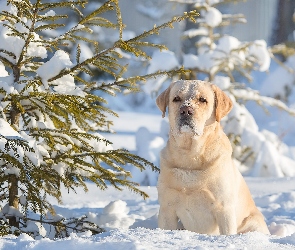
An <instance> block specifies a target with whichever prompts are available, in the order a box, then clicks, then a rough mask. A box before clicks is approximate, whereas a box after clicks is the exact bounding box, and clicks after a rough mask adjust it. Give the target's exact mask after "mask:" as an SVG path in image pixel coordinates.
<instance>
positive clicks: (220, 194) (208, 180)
mask: <svg viewBox="0 0 295 250" xmlns="http://www.w3.org/2000/svg"><path fill="white" fill-rule="evenodd" d="M157 105H158V107H159V108H160V110H161V111H162V112H163V117H164V116H165V111H166V107H168V109H169V123H170V132H169V140H168V142H167V145H166V147H165V148H164V149H163V150H162V152H161V163H160V167H161V172H160V175H159V180H158V192H159V203H160V211H159V220H158V224H159V227H160V228H162V229H169V230H174V229H177V226H178V220H180V221H181V223H182V225H183V227H184V228H185V229H187V230H190V231H194V232H197V233H202V234H225V235H229V234H237V233H246V232H249V231H259V232H262V233H265V234H269V231H268V228H267V226H266V223H265V221H264V218H263V215H262V214H261V213H260V211H259V210H258V209H257V207H256V206H255V203H254V201H253V199H252V197H251V194H250V191H249V189H248V187H247V185H246V182H245V181H244V179H243V177H242V175H241V174H240V172H239V171H238V169H237V168H236V167H235V166H234V164H233V161H232V158H231V155H232V148H231V144H230V142H229V140H228V138H227V136H226V135H225V134H224V132H223V130H222V127H221V125H220V119H221V118H222V117H224V116H226V115H227V114H228V113H229V111H230V110H231V108H232V102H231V100H230V99H229V97H228V96H227V95H226V94H225V93H224V92H223V91H221V90H220V89H219V88H218V87H217V86H215V85H213V84H210V83H209V82H205V81H199V80H191V81H177V82H174V83H172V84H171V85H170V87H169V88H168V89H166V90H165V91H164V92H163V93H161V94H160V95H159V97H158V98H157Z"/></svg>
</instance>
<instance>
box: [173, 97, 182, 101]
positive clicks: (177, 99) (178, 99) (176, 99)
mask: <svg viewBox="0 0 295 250" xmlns="http://www.w3.org/2000/svg"><path fill="white" fill-rule="evenodd" d="M180 101H181V99H180V97H179V96H175V97H174V99H173V102H180Z"/></svg>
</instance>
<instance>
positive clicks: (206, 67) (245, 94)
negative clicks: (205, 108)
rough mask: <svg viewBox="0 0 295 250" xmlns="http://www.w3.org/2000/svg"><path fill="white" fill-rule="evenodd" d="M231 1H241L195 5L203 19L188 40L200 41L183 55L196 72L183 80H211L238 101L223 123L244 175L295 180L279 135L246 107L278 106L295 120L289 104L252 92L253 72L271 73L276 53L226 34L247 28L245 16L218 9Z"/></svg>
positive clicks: (187, 35)
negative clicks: (262, 127)
mask: <svg viewBox="0 0 295 250" xmlns="http://www.w3.org/2000/svg"><path fill="white" fill-rule="evenodd" d="M176 1H177V2H183V3H187V1H182V0H176ZM230 2H232V3H234V2H237V1H233V0H218V1H209V0H208V1H207V0H204V1H194V0H193V1H190V3H191V4H192V6H193V8H194V9H196V10H197V11H198V12H200V13H201V17H200V18H198V19H197V22H196V23H195V24H192V25H191V28H190V29H189V30H186V31H185V32H184V37H185V38H187V39H191V38H194V39H195V41H196V42H195V46H196V50H195V51H196V52H193V53H192V52H191V53H188V54H184V55H183V64H184V67H185V68H189V69H191V72H194V74H190V75H187V76H184V77H187V78H189V79H191V78H196V79H205V80H209V81H211V82H213V83H215V84H217V85H218V86H219V87H221V89H223V90H224V91H226V92H227V93H228V94H229V95H230V97H231V98H232V100H233V101H234V108H233V110H232V112H231V113H230V114H229V115H228V119H227V120H224V127H225V131H226V132H227V134H228V136H229V137H230V139H231V142H232V145H233V148H234V153H233V156H234V158H235V160H237V165H238V166H239V167H240V170H241V171H242V172H243V173H244V174H247V175H252V176H284V175H290V174H291V175H293V174H295V169H294V168H293V167H291V166H290V165H292V164H291V162H294V161H293V160H291V159H290V158H288V157H289V152H288V150H287V151H286V152H282V150H281V149H280V146H279V145H280V139H279V138H278V137H277V136H276V135H275V134H273V133H271V132H269V131H259V128H258V125H257V123H256V122H255V119H254V117H253V116H252V115H251V113H250V112H249V111H248V110H247V107H246V106H245V103H247V102H249V101H254V102H256V103H257V104H259V105H260V106H262V107H263V108H265V109H267V108H268V107H269V106H275V107H277V108H279V109H282V110H284V111H285V112H287V113H288V114H289V115H290V114H291V115H294V114H295V112H294V110H293V109H292V108H290V107H288V106H287V105H286V104H285V103H283V102H281V101H279V100H277V99H275V98H271V97H266V96H262V95H261V94H260V93H259V92H258V91H257V90H254V89H252V88H251V85H250V84H249V83H250V82H251V81H252V73H253V71H261V72H265V71H267V70H268V69H269V66H270V61H271V57H272V53H270V51H269V48H268V47H267V44H266V42H265V41H264V40H256V41H249V42H241V41H239V40H238V39H237V38H235V37H233V36H229V35H227V34H223V33H222V30H223V29H222V28H223V27H225V26H228V25H234V24H235V23H246V20H245V17H244V16H243V15H242V14H226V15H225V14H222V13H221V12H220V11H219V8H218V6H219V5H221V4H224V3H230ZM192 26H193V27H192ZM190 51H194V50H192V49H191V50H190ZM274 152H276V153H274ZM277 155H280V158H279V157H277ZM289 160H290V161H289Z"/></svg>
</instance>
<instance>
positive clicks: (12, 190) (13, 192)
mask: <svg viewBox="0 0 295 250" xmlns="http://www.w3.org/2000/svg"><path fill="white" fill-rule="evenodd" d="M18 200H19V199H18V178H17V177H16V176H15V175H13V174H11V175H9V206H11V207H14V208H15V209H18V208H19V206H18ZM9 225H10V226H13V227H16V228H19V222H18V220H17V219H16V217H15V216H12V217H10V218H9Z"/></svg>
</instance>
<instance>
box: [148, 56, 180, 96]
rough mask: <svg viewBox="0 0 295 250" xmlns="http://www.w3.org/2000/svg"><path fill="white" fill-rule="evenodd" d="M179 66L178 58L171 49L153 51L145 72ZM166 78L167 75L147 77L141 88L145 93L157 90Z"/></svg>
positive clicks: (166, 69) (150, 72)
mask: <svg viewBox="0 0 295 250" xmlns="http://www.w3.org/2000/svg"><path fill="white" fill-rule="evenodd" d="M177 67H179V63H178V60H177V58H176V56H175V53H174V52H172V51H168V50H165V51H162V52H160V51H155V52H154V53H153V55H152V59H151V60H150V62H149V66H148V68H147V72H146V73H147V74H152V73H156V72H157V71H169V70H172V69H175V68H177ZM166 80H167V76H162V77H158V78H157V79H153V78H151V79H148V80H147V81H146V83H145V85H143V90H144V92H145V93H147V94H151V93H153V92H154V91H157V90H158V89H159V88H160V87H161V86H162V84H163V82H165V81H166Z"/></svg>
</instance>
